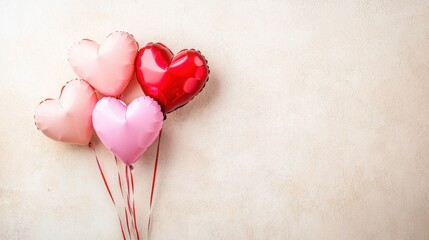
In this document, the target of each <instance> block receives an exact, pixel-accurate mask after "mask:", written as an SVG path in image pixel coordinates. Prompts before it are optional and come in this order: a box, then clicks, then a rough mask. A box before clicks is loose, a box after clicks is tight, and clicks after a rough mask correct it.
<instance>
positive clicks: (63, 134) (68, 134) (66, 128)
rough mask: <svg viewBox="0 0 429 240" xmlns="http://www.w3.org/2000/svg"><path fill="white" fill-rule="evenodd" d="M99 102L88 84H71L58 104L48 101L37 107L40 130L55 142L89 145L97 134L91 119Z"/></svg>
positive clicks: (77, 80) (81, 82)
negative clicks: (94, 133) (94, 134)
mask: <svg viewBox="0 0 429 240" xmlns="http://www.w3.org/2000/svg"><path fill="white" fill-rule="evenodd" d="M97 100H98V98H97V95H96V94H95V91H94V89H93V88H92V87H91V86H90V85H89V84H88V83H87V82H86V81H84V80H81V79H76V80H72V81H70V82H68V83H67V84H66V85H65V86H64V87H63V88H62V89H61V94H60V97H59V99H58V100H55V99H46V100H44V101H43V102H41V103H40V104H39V106H37V108H36V113H35V114H34V120H35V123H36V126H37V129H39V130H40V131H42V132H43V134H45V135H46V136H48V137H49V138H52V139H54V140H56V141H61V142H66V143H73V144H80V145H85V144H88V143H89V141H90V140H91V137H92V134H93V132H94V129H93V127H92V120H91V116H92V111H93V109H94V107H95V104H96V103H97Z"/></svg>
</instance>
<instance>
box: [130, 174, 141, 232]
mask: <svg viewBox="0 0 429 240" xmlns="http://www.w3.org/2000/svg"><path fill="white" fill-rule="evenodd" d="M130 175H131V191H132V193H133V199H132V200H133V218H134V228H135V230H136V235H137V240H140V234H139V228H138V226H137V218H136V205H135V201H134V176H133V171H130Z"/></svg>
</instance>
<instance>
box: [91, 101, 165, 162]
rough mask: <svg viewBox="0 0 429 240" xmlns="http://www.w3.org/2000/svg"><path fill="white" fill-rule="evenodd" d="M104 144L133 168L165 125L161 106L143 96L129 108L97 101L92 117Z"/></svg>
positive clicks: (116, 102)
mask: <svg viewBox="0 0 429 240" xmlns="http://www.w3.org/2000/svg"><path fill="white" fill-rule="evenodd" d="M92 122H93V124H94V129H95V131H96V132H97V135H98V137H99V138H100V140H101V142H102V143H103V144H104V145H105V146H106V147H107V148H108V149H109V150H110V151H111V152H112V153H113V154H114V155H116V156H117V157H119V159H121V160H122V161H123V162H124V163H126V164H128V165H131V164H132V163H134V162H135V161H137V160H138V159H139V157H140V156H141V155H142V154H143V153H144V152H145V151H146V149H147V148H148V147H149V146H150V145H151V144H152V143H153V141H155V139H156V137H157V136H158V133H159V131H160V130H161V128H162V124H163V114H162V112H161V108H160V106H159V104H158V103H157V102H156V101H154V100H153V99H152V98H150V97H147V96H143V97H139V98H136V99H134V101H132V102H131V103H130V105H129V106H128V107H127V105H126V104H125V103H124V102H122V101H121V100H118V99H116V98H111V97H106V98H102V99H101V100H100V101H98V103H97V105H96V106H95V108H94V112H93V115H92Z"/></svg>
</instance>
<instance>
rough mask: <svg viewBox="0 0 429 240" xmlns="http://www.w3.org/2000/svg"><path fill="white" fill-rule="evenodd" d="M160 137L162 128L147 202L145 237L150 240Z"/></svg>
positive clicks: (159, 143) (159, 138)
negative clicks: (147, 217)
mask: <svg viewBox="0 0 429 240" xmlns="http://www.w3.org/2000/svg"><path fill="white" fill-rule="evenodd" d="M161 135H162V128H161V130H160V131H159V137H158V145H157V147H156V155H155V163H154V166H153V175H152V187H151V190H150V201H149V220H148V222H147V235H148V236H147V237H148V239H150V233H151V229H152V200H153V193H154V191H155V183H156V172H157V170H158V157H159V147H160V145H161Z"/></svg>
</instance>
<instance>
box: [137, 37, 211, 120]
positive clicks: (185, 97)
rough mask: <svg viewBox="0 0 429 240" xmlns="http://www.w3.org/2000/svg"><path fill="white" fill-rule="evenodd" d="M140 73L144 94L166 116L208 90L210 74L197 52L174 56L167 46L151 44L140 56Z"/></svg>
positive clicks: (138, 72) (138, 56) (183, 52)
mask: <svg viewBox="0 0 429 240" xmlns="http://www.w3.org/2000/svg"><path fill="white" fill-rule="evenodd" d="M136 72H137V79H138V81H139V83H140V86H141V87H142V89H143V92H144V93H145V94H146V95H147V96H150V97H152V98H153V99H155V100H156V101H158V103H159V104H160V105H161V107H162V110H163V111H164V113H170V112H172V111H174V110H176V109H177V108H179V107H181V106H183V105H185V104H187V103H188V102H189V101H191V100H192V98H194V96H196V95H197V94H198V93H199V92H200V91H201V90H202V89H203V88H204V85H205V83H206V82H207V80H208V75H209V72H210V71H209V67H208V66H207V61H206V59H205V58H204V56H203V55H201V53H200V52H199V51H196V50H195V49H190V50H188V49H184V50H182V51H180V52H179V53H178V54H177V55H176V56H174V54H173V53H172V52H171V50H170V49H168V48H167V47H166V46H164V45H163V44H161V43H149V44H147V45H146V46H145V47H143V48H142V49H140V51H139V53H138V55H137V60H136Z"/></svg>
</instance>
